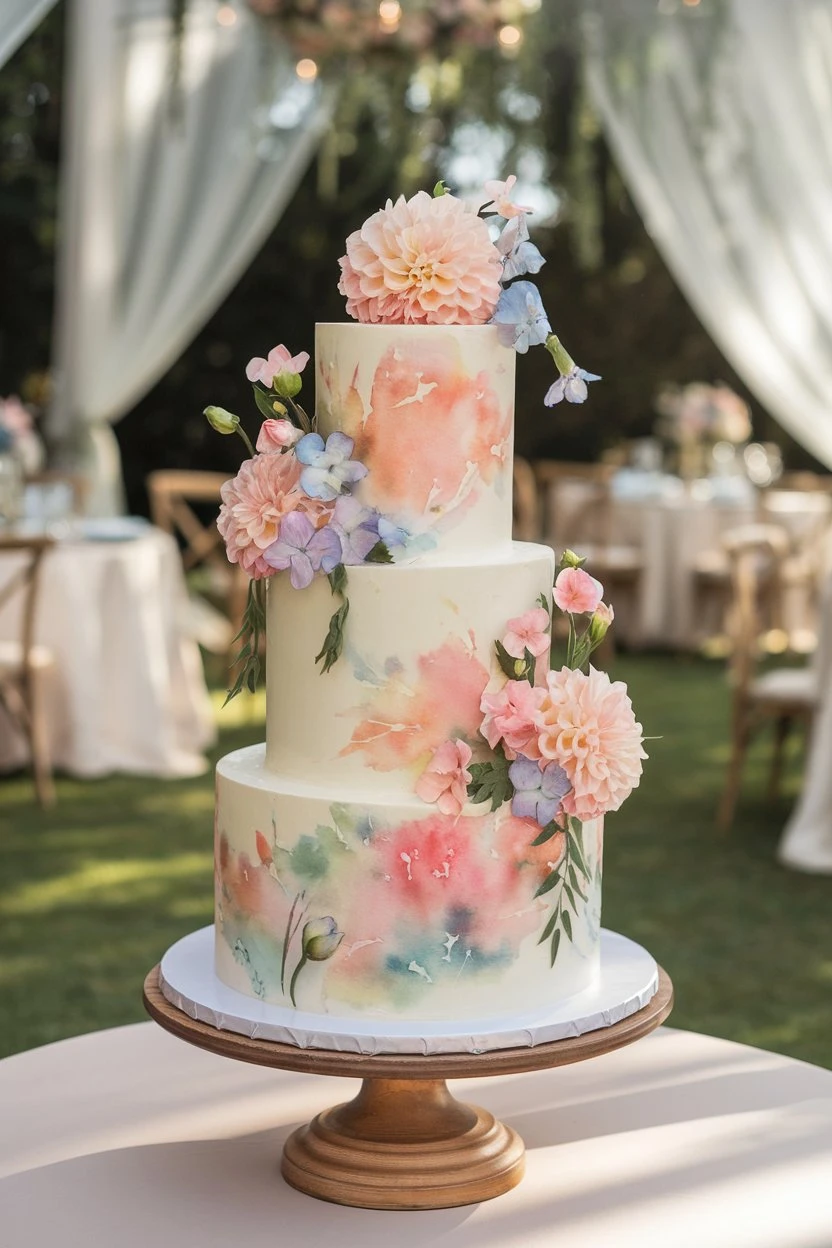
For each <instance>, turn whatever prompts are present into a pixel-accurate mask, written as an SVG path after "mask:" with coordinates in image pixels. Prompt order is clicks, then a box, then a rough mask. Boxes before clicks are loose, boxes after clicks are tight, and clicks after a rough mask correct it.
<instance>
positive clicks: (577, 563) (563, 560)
mask: <svg viewBox="0 0 832 1248" xmlns="http://www.w3.org/2000/svg"><path fill="white" fill-rule="evenodd" d="M585 563H586V559H585V558H584V559H582V558H581V556H580V555H576V554H575V552H574V550H565V551H564V552H563V554H562V555H561V557H560V565H559V566H560V568H561V569H563V568H582V567H583V566H584V564H585Z"/></svg>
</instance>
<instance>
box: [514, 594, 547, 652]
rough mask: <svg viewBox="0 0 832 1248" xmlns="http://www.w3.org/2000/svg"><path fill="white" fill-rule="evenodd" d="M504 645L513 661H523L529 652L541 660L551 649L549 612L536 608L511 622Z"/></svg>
mask: <svg viewBox="0 0 832 1248" xmlns="http://www.w3.org/2000/svg"><path fill="white" fill-rule="evenodd" d="M503 645H504V646H505V648H506V650H507V651H508V653H509V654H510V655H511V657H512V658H513V659H522V658H523V656H524V654H525V652H526V651H527V650H528V652H529V654H533V655H534V657H535V658H536V659H539V658H540V656H541V654H545V653H546V651H547V650H548V649H549V612H548V611H545V610H544V609H543V607H534V608H533V609H532V610H531V611H527V612H526V613H525V615H518V616H517V617H516V618H515V619H513V620H509V622H508V630H507V632H506V635H505V637H504V638H503Z"/></svg>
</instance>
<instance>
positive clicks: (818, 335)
mask: <svg viewBox="0 0 832 1248" xmlns="http://www.w3.org/2000/svg"><path fill="white" fill-rule="evenodd" d="M586 34H587V41H586V49H587V52H586V58H587V59H586V66H587V74H588V81H589V86H590V90H591V93H592V97H593V99H594V101H595V103H596V105H597V107H598V108H599V111H600V114H601V117H602V121H603V125H604V129H605V132H606V134H607V137H608V139H609V142H610V146H611V148H612V150H613V153H614V155H615V158H616V160H617V162H618V164H619V167H620V169H621V171H622V174H623V175H624V178H625V180H626V182H627V185H628V188H629V190H630V192H631V194H632V196H633V199H634V201H635V203H636V205H637V207H638V209H639V212H640V213H641V215H642V217H643V219H644V222H645V225H646V227H647V229H648V231H649V232H650V234H651V235H652V236H653V238H654V240H655V242H656V244H657V246H658V247H659V249H660V251H661V252H662V254H663V256H664V259H665V261H666V263H667V265H668V267H669V268H670V270H671V272H672V273H673V275H674V277H675V279H676V281H677V282H678V284H679V286H680V288H681V290H682V291H683V293H684V294H685V295H686V297H687V298H688V300H689V302H690V303H691V305H692V306H693V308H694V310H695V311H696V313H697V315H698V316H699V318H700V320H701V321H702V323H703V325H704V326H705V327H706V329H707V330H708V332H709V333H710V334H711V336H712V337H713V339H714V341H715V342H716V343H717V344H718V346H719V347H720V349H721V350H722V352H723V354H724V355H725V357H726V358H727V359H728V360H729V361H730V363H731V364H732V366H733V367H734V368H735V369H736V371H737V373H738V374H739V375H740V376H741V377H742V378H743V380H744V381H745V383H746V384H747V385H748V387H749V389H750V390H751V391H752V392H753V393H755V394H756V395H757V397H758V398H759V400H760V401H761V402H762V403H763V404H764V405H765V406H766V407H767V408H768V409H769V410H770V411H771V413H772V414H773V415H774V416H775V417H776V418H777V419H778V420H779V422H780V423H781V424H782V426H783V427H784V428H785V429H786V430H788V432H789V433H790V434H792V436H793V437H794V438H795V439H796V440H797V441H798V442H800V443H801V444H802V445H803V446H805V447H806V448H807V449H808V450H810V451H811V452H812V454H814V455H815V456H816V457H817V458H818V459H819V460H820V461H821V462H822V463H824V464H825V465H826V466H827V467H829V468H832V228H830V223H832V6H830V5H829V4H828V3H827V2H826V0H789V2H788V3H787V4H786V3H783V2H782V0H701V3H700V4H698V5H696V6H695V7H694V6H690V7H688V6H685V7H682V6H679V5H677V4H675V3H673V0H663V2H662V3H660V4H658V5H657V4H656V2H655V0H626V2H624V3H622V0H594V3H593V12H592V14H591V15H590V16H589V17H588V19H587V23H586Z"/></svg>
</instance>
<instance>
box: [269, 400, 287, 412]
mask: <svg viewBox="0 0 832 1248" xmlns="http://www.w3.org/2000/svg"><path fill="white" fill-rule="evenodd" d="M272 411H273V412H276V413H277V415H278V416H285V415H286V411H287V409H286V404H285V403H281V402H279V400H278V399H275V401H274V403H272Z"/></svg>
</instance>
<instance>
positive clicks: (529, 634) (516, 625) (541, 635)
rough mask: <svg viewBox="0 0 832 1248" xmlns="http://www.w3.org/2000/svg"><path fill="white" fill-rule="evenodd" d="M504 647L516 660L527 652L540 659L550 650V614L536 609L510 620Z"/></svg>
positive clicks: (541, 608)
mask: <svg viewBox="0 0 832 1248" xmlns="http://www.w3.org/2000/svg"><path fill="white" fill-rule="evenodd" d="M596 584H597V582H596ZM503 645H504V646H505V648H506V650H507V651H508V653H509V654H510V655H511V657H512V658H514V659H522V658H523V655H524V653H525V652H526V650H528V651H529V653H530V654H533V655H534V657H535V658H536V659H539V658H540V656H541V654H545V652H546V651H547V650H548V649H549V612H548V611H545V610H544V609H543V607H535V608H534V609H533V610H531V611H526V613H525V614H524V615H518V616H516V618H515V619H513V620H509V622H508V631H507V632H506V635H505V637H504V638H503Z"/></svg>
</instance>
